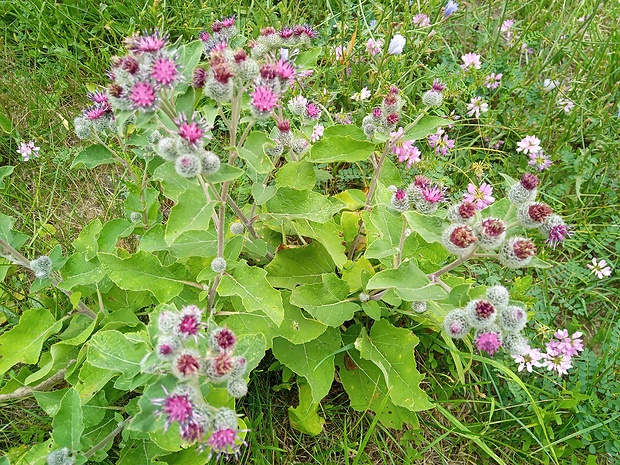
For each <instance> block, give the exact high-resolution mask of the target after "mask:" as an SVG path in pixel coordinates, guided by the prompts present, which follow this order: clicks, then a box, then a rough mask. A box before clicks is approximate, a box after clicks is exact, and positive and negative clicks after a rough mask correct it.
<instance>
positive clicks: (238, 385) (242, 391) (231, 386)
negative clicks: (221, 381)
mask: <svg viewBox="0 0 620 465" xmlns="http://www.w3.org/2000/svg"><path fill="white" fill-rule="evenodd" d="M226 389H227V390H228V394H230V395H231V396H232V397H234V398H235V399H239V398H241V397H243V396H245V395H246V394H247V393H248V383H246V382H245V379H242V378H234V379H231V380H229V381H228V384H227V385H226Z"/></svg>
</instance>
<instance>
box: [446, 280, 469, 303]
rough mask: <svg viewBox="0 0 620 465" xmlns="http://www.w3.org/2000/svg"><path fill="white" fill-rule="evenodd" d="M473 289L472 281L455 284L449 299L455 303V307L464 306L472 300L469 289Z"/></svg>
mask: <svg viewBox="0 0 620 465" xmlns="http://www.w3.org/2000/svg"><path fill="white" fill-rule="evenodd" d="M470 290H471V283H464V284H459V285H458V286H454V287H453V288H452V290H451V291H450V295H449V296H448V301H449V302H450V303H451V304H452V305H454V307H455V308H459V307H464V306H465V305H467V303H468V302H469V301H470V300H471V297H470V295H469V291H470Z"/></svg>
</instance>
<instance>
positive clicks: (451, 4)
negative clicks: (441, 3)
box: [443, 0, 459, 18]
mask: <svg viewBox="0 0 620 465" xmlns="http://www.w3.org/2000/svg"><path fill="white" fill-rule="evenodd" d="M458 9H459V4H458V3H456V2H455V1H454V0H448V3H446V6H445V7H444V9H443V15H444V16H445V17H446V18H447V17H448V16H450V15H451V14H452V13H455V12H457V11H458Z"/></svg>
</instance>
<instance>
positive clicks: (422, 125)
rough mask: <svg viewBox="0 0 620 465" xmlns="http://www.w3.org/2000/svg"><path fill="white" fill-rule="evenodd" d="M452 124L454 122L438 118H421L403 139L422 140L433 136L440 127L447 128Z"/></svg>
mask: <svg viewBox="0 0 620 465" xmlns="http://www.w3.org/2000/svg"><path fill="white" fill-rule="evenodd" d="M452 123H454V121H452V120H449V119H445V118H440V117H438V116H429V115H426V116H423V117H422V118H421V119H420V121H418V122H417V124H415V125H414V126H413V127H412V128H410V129H409V130H408V131H407V132H406V133H405V135H404V136H403V139H405V140H420V139H424V138H425V137H426V136H428V135H430V134H433V133H434V132H436V131H437V128H438V127H440V126H447V125H449V124H452Z"/></svg>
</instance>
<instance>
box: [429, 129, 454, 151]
mask: <svg viewBox="0 0 620 465" xmlns="http://www.w3.org/2000/svg"><path fill="white" fill-rule="evenodd" d="M427 140H428V145H430V147H431V148H434V149H435V153H436V154H438V155H443V156H446V155H448V153H449V152H450V149H453V148H454V140H452V139H450V138H449V137H448V135H447V134H444V131H443V129H441V128H439V129H437V132H436V133H435V134H431V135H430V136H428V137H427Z"/></svg>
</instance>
